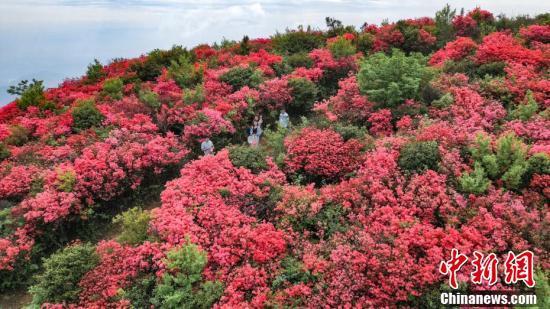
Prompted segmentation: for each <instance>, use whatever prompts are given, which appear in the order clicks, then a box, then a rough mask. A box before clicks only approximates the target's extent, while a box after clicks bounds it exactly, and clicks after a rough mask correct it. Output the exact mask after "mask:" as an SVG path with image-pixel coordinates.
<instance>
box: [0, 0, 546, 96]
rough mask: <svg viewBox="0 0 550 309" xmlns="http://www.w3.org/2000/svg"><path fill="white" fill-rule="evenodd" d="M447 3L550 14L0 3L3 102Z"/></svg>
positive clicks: (526, 2)
mask: <svg viewBox="0 0 550 309" xmlns="http://www.w3.org/2000/svg"><path fill="white" fill-rule="evenodd" d="M446 2H448V3H449V4H450V5H451V6H452V7H454V8H457V9H460V8H461V7H464V8H465V9H466V10H468V9H471V8H474V7H476V6H481V7H482V8H484V9H488V10H490V11H492V12H493V13H495V14H498V13H504V14H506V15H508V16H514V15H519V14H538V13H543V12H548V11H549V9H550V3H549V2H546V3H545V1H540V0H523V1H521V5H518V1H514V0H499V1H464V0H455V1H434V0H398V1H390V0H366V1H365V0H363V1H361V0H324V1H308V0H291V1H280V0H265V1H262V0H235V1H221V0H119V1H116V0H73V1H69V0H0V42H1V44H0V105H4V104H6V103H8V102H9V100H10V99H11V98H10V97H9V95H8V94H7V93H6V89H7V87H8V85H12V84H16V83H17V82H18V81H19V80H21V79H31V78H37V79H42V80H44V81H45V84H46V85H47V86H48V87H53V86H56V85H57V84H58V83H59V82H61V81H62V80H63V79H65V78H70V77H77V76H80V75H83V74H84V72H85V70H86V66H87V65H88V64H89V63H90V62H91V61H92V60H93V59H94V58H97V59H99V60H100V61H101V62H103V63H106V62H108V61H109V60H111V59H113V58H119V57H123V58H128V57H136V56H139V55H141V54H144V53H147V52H148V51H150V50H152V49H155V48H170V47H171V46H172V45H174V44H178V45H183V46H186V47H192V46H195V45H197V44H200V43H213V42H219V41H221V40H222V39H223V38H227V39H234V40H238V39H241V38H242V36H243V35H245V34H246V35H249V36H250V37H251V38H254V37H267V36H269V35H271V34H273V33H275V32H276V31H284V30H285V28H287V27H289V28H294V27H296V26H298V25H312V26H315V27H320V28H322V27H324V18H325V17H326V16H331V17H335V18H337V19H340V20H342V21H343V22H344V24H346V25H347V24H351V25H355V26H360V25H361V24H363V22H368V23H380V22H381V21H382V20H384V19H389V20H390V21H393V20H397V19H400V18H412V17H421V16H433V15H434V13H435V12H436V11H437V10H438V9H440V8H441V7H443V5H444V4H445V3H446Z"/></svg>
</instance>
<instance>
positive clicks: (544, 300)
mask: <svg viewBox="0 0 550 309" xmlns="http://www.w3.org/2000/svg"><path fill="white" fill-rule="evenodd" d="M548 275H549V274H548V271H546V270H544V269H540V268H538V269H537V270H536V271H535V282H536V285H535V294H536V295H537V306H538V308H550V284H549V281H548Z"/></svg>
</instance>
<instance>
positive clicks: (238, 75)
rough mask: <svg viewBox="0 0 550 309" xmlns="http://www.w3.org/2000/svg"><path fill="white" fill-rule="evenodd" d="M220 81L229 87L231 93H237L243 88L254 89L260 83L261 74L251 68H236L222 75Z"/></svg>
mask: <svg viewBox="0 0 550 309" xmlns="http://www.w3.org/2000/svg"><path fill="white" fill-rule="evenodd" d="M220 81H222V82H224V83H226V84H228V85H230V86H231V87H232V88H233V91H237V90H239V89H241V88H242V87H244V86H248V87H251V88H256V87H258V86H259V85H260V83H261V82H262V72H261V71H259V70H256V69H255V68H253V67H251V66H248V67H240V66H238V67H234V68H232V69H230V70H229V71H227V72H226V73H224V74H222V75H221V76H220Z"/></svg>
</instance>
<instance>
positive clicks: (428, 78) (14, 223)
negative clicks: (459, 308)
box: [0, 7, 550, 308]
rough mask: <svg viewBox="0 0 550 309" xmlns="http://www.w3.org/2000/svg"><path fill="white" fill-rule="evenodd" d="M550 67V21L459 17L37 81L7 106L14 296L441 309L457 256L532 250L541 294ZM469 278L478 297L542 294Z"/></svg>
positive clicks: (278, 39)
mask: <svg viewBox="0 0 550 309" xmlns="http://www.w3.org/2000/svg"><path fill="white" fill-rule="evenodd" d="M549 65H550V15H549V14H548V13H545V14H540V15H538V16H536V17H528V16H519V17H514V18H509V17H505V16H495V15H493V14H492V13H491V12H488V11H485V10H483V9H479V8H477V9H475V10H472V11H470V12H466V13H463V14H458V13H456V12H455V11H454V10H451V9H450V8H449V7H446V8H444V9H443V10H441V11H439V12H437V14H436V16H435V18H428V17H423V18H417V19H408V20H400V21H397V22H392V23H384V24H382V25H373V24H365V25H364V26H363V27H361V28H360V29H356V28H355V27H353V26H345V25H343V24H342V23H341V22H340V21H338V20H334V19H331V18H327V28H326V29H323V30H317V29H311V28H299V29H294V30H287V31H286V32H284V33H276V34H274V35H273V36H271V37H270V38H258V39H250V38H248V37H244V38H243V40H242V41H239V42H234V41H223V42H222V43H219V44H214V45H213V46H209V45H200V46H197V47H194V48H192V49H186V48H183V47H181V46H174V47H173V48H172V49H170V50H154V51H152V52H150V53H149V54H147V55H144V56H142V57H139V58H136V59H115V60H113V61H112V62H111V63H109V64H101V63H99V62H98V61H95V62H93V63H92V64H90V66H89V67H88V71H87V73H86V75H84V76H83V77H81V78H77V79H70V80H66V81H65V82H63V83H62V84H60V85H59V87H57V88H53V89H44V87H43V86H42V84H41V82H40V81H32V82H22V83H20V84H19V85H18V86H16V87H12V89H10V91H11V92H13V93H16V94H18V95H19V98H18V99H17V100H15V101H14V102H11V103H10V104H8V105H6V106H4V107H3V108H2V109H1V110H0V160H1V163H0V291H1V293H3V294H10V293H12V291H14V290H21V289H24V290H26V291H28V292H29V293H30V295H31V296H32V305H31V306H34V307H36V308H38V307H40V306H44V307H46V308H106V307H108V308H148V307H151V306H154V307H155V308H208V307H212V306H213V307H216V308H263V307H274V308H280V307H311V308H319V307H327V308H328V307H344V308H351V307H377V308H380V307H423V308H426V307H428V308H429V307H436V306H437V305H438V304H439V292H441V291H443V290H448V289H450V288H449V286H448V278H447V277H445V276H443V275H442V274H440V272H439V271H438V269H439V264H440V262H441V261H444V260H447V259H448V258H449V257H450V255H451V250H452V249H453V248H454V249H458V250H459V251H460V252H461V253H463V254H466V255H469V256H470V255H471V254H472V253H473V251H476V250H477V251H479V252H483V253H486V254H488V253H495V254H496V255H497V256H498V257H499V258H501V259H502V260H503V259H504V257H505V255H506V254H507V253H508V252H509V251H512V252H517V253H519V252H522V251H524V250H530V251H532V252H533V253H534V254H535V266H536V267H535V280H536V281H537V286H536V288H535V290H536V292H537V293H539V292H540V288H539V287H540V286H544V283H545V282H546V287H548V284H547V282H548V273H549V271H550V256H549V247H550V239H549V238H548V236H549V235H550V231H549V227H550V213H549V212H548V199H549V198H550V188H549V185H550V114H549V109H548V108H549V107H550V81H549V80H548V76H549ZM282 110H286V112H287V113H288V115H289V117H290V125H289V126H288V127H286V128H285V127H284V126H280V125H278V119H279V115H280V113H281V111H282ZM256 115H262V116H263V134H262V135H261V138H260V142H259V145H257V146H254V145H252V146H251V145H248V143H247V133H249V132H247V129H248V128H249V127H250V125H251V123H252V122H253V119H254V117H255V116H256ZM207 139H209V140H211V141H212V143H213V145H214V147H215V148H214V153H213V154H208V155H203V152H202V151H201V142H203V141H205V140H207ZM470 270H471V265H466V266H465V267H464V268H463V269H462V271H461V272H460V273H459V278H458V279H459V282H460V283H461V284H460V287H459V290H460V291H463V292H467V291H473V290H475V289H499V290H506V289H518V288H519V289H523V288H526V287H525V286H522V285H521V284H519V285H517V286H510V285H507V284H505V283H504V281H503V280H502V279H501V278H500V279H499V280H498V282H497V283H496V284H495V285H493V286H489V285H484V286H483V285H482V286H479V285H474V284H472V283H471V282H469V271H470ZM539 283H540V284H539ZM542 292H543V293H544V292H546V293H547V292H548V291H547V290H546V291H542ZM541 299H543V298H539V301H542V300H541ZM34 307H33V308H34ZM541 308H542V307H541Z"/></svg>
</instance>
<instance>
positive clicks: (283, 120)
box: [279, 109, 290, 129]
mask: <svg viewBox="0 0 550 309" xmlns="http://www.w3.org/2000/svg"><path fill="white" fill-rule="evenodd" d="M289 122H290V120H289V117H288V114H287V112H286V110H284V109H283V110H281V113H280V114H279V126H280V127H281V128H285V129H287V128H288V124H289Z"/></svg>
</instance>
